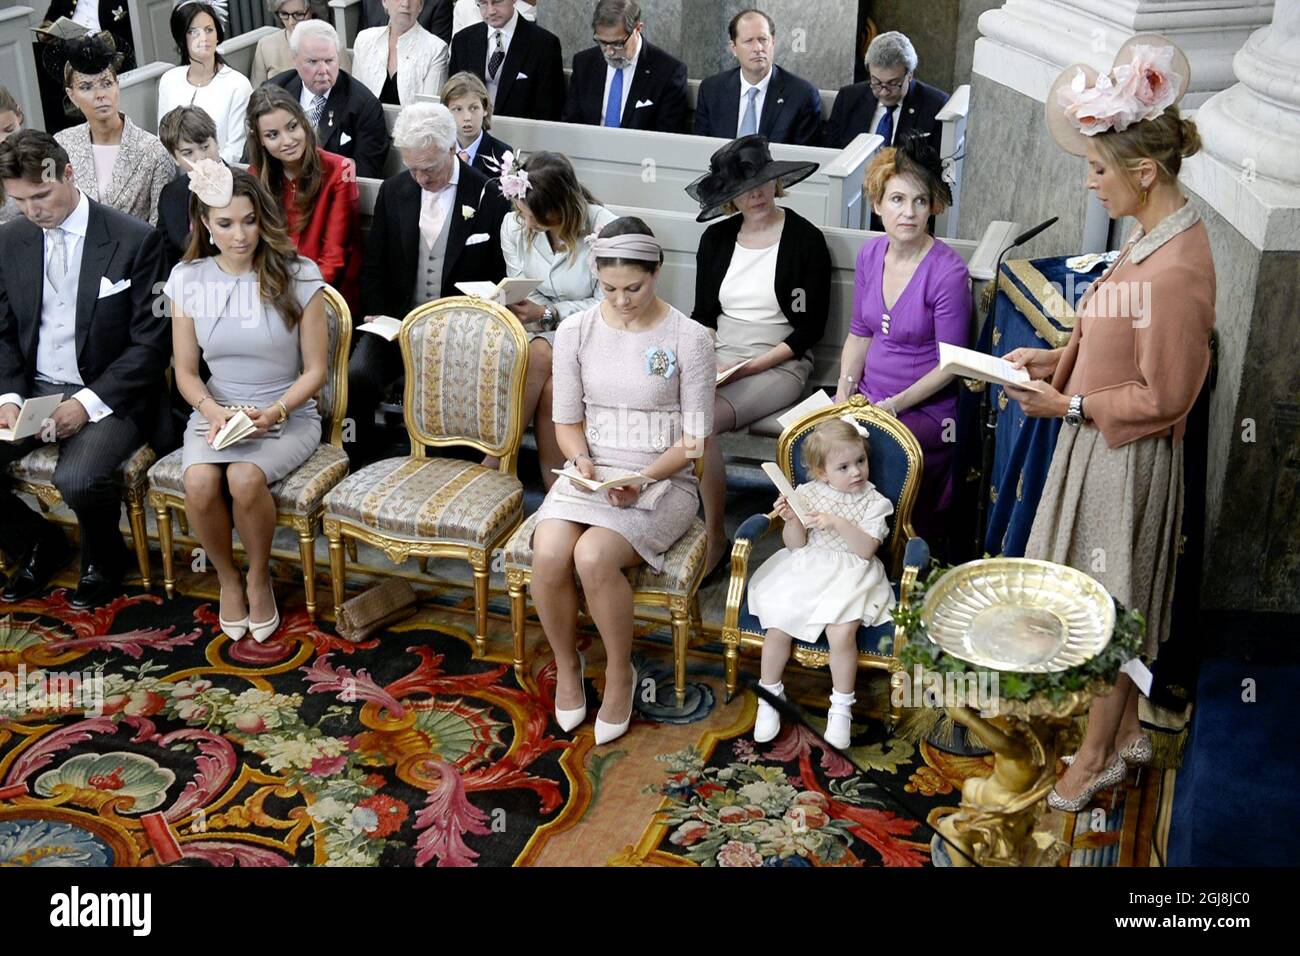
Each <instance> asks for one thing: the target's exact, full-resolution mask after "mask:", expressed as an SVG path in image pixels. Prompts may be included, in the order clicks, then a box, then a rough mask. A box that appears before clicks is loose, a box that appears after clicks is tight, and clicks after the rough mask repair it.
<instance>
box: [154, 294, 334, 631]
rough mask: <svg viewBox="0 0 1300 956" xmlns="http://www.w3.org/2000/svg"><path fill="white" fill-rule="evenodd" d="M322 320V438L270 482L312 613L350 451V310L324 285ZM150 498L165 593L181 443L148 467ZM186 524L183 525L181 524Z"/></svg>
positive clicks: (170, 585) (171, 572)
mask: <svg viewBox="0 0 1300 956" xmlns="http://www.w3.org/2000/svg"><path fill="white" fill-rule="evenodd" d="M325 321H326V324H327V326H328V330H329V342H328V348H329V352H328V354H329V374H328V375H327V376H326V378H325V386H324V387H323V388H322V389H321V390H320V392H319V394H317V396H316V409H317V411H318V412H319V413H320V419H321V428H322V432H323V435H322V437H323V438H324V439H325V440H324V441H322V442H321V444H320V446H319V447H317V449H316V450H315V451H314V452H312V454H311V457H310V458H308V459H307V460H306V461H305V462H303V463H302V464H301V465H299V466H298V467H297V468H296V469H294V471H292V472H290V473H289V474H288V475H286V476H285V477H284V478H281V479H280V480H279V481H277V482H276V483H275V484H273V485H272V486H271V498H272V500H274V502H275V523H276V524H277V525H279V526H280V527H285V528H292V529H293V530H294V531H296V532H297V534H298V554H299V557H300V558H301V560H302V583H303V591H304V593H305V595H306V599H307V614H308V615H309V616H312V617H315V615H316V536H317V535H318V534H320V522H321V514H322V512H323V511H324V507H323V504H322V502H323V500H324V498H325V493H326V492H327V491H329V490H330V489H331V488H333V487H334V486H335V485H336V484H338V483H339V482H340V481H342V480H343V476H344V475H346V474H347V473H348V456H347V453H346V452H345V451H343V422H344V418H345V416H346V414H347V407H348V352H349V351H350V347H351V344H352V313H351V311H350V310H349V309H348V304H347V303H346V302H345V301H344V300H343V296H341V295H339V294H338V292H337V291H336V290H335V289H333V288H332V287H330V286H326V287H325ZM149 504H150V505H151V506H152V507H153V509H154V513H155V514H156V515H157V517H158V543H159V546H160V548H161V550H162V559H163V585H164V587H166V589H167V596H168V597H171V596H172V594H173V593H174V591H175V589H176V570H175V560H176V558H175V555H174V554H173V545H172V513H173V512H175V513H176V515H177V516H178V517H179V518H180V519H181V521H182V522H184V520H185V473H184V471H183V469H182V468H181V449H179V448H178V449H177V450H176V451H174V452H172V453H171V454H170V455H167V456H166V457H164V458H163V459H162V460H161V461H159V462H158V463H157V464H156V465H154V466H153V467H152V468H150V469H149ZM182 527H184V525H182Z"/></svg>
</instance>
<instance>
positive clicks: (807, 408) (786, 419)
mask: <svg viewBox="0 0 1300 956" xmlns="http://www.w3.org/2000/svg"><path fill="white" fill-rule="evenodd" d="M834 404H835V403H834V402H833V401H831V397H830V396H829V395H827V394H826V392H825V391H824V390H823V389H820V388H819V389H817V391H815V392H813V393H812V394H811V395H809V396H808V397H807V398H805V399H804V400H803V401H802V402H800V403H799V404H798V405H796V406H795V407H794V408H792V409H790V410H789V411H788V412H786V413H785V414H784V415H782V416H781V417H780V418H778V419H777V423H778V424H779V425H780V426H781V427H782V428H789V427H790V426H791V425H793V424H794V423H795V422H797V421H798V420H799V419H801V418H803V417H804V416H805V415H811V414H812V413H813V412H815V411H818V410H820V409H823V408H825V407H826V406H827V405H834Z"/></svg>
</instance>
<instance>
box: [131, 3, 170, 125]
mask: <svg viewBox="0 0 1300 956" xmlns="http://www.w3.org/2000/svg"><path fill="white" fill-rule="evenodd" d="M126 2H127V6H128V8H129V9H130V11H131V36H132V37H133V38H134V40H135V62H136V66H144V65H145V64H149V63H153V62H155V61H160V60H161V61H163V62H165V63H169V64H171V65H172V66H176V65H177V64H178V63H180V61H181V57H180V53H178V52H177V50H176V41H175V40H173V39H172V32H171V16H172V7H173V6H174V5H175V4H174V2H173V0H126ZM132 119H134V117H132Z"/></svg>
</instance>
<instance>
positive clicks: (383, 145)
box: [267, 20, 388, 179]
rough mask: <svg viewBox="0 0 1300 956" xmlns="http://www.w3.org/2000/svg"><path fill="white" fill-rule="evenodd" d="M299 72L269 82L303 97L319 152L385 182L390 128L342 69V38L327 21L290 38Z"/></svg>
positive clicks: (311, 23)
mask: <svg viewBox="0 0 1300 956" xmlns="http://www.w3.org/2000/svg"><path fill="white" fill-rule="evenodd" d="M289 49H290V51H292V53H293V62H294V67H295V69H293V70H285V71H284V72H283V73H281V74H280V75H279V76H273V77H271V79H269V80H267V82H268V83H275V84H276V85H277V86H282V87H284V88H285V89H286V90H288V91H289V93H290V95H292V96H296V97H298V102H299V103H301V104H302V108H303V110H304V111H305V112H306V114H307V117H308V118H309V119H311V120H312V121H313V122H314V123H315V125H316V139H317V140H318V141H319V142H320V148H321V149H323V150H326V151H328V152H331V153H338V154H339V155H340V156H346V157H348V158H349V159H351V160H352V161H353V162H354V163H356V164H357V175H358V176H362V177H365V178H367V179H381V178H383V175H384V162H385V160H387V158H388V127H387V126H385V125H384V108H383V107H382V106H381V105H380V104H379V100H378V99H376V98H375V94H373V93H371V92H370V90H368V89H366V86H365V84H364V83H358V82H357V81H356V80H354V79H353V78H352V77H351V75H349V74H348V72H347V71H346V70H341V69H339V35H338V33H337V32H336V31H335V29H334V27H333V26H332V25H330V24H328V23H326V22H325V21H324V20H305V21H303V22H302V23H300V24H298V25H297V26H296V27H294V30H293V33H292V34H291V35H290V36H289Z"/></svg>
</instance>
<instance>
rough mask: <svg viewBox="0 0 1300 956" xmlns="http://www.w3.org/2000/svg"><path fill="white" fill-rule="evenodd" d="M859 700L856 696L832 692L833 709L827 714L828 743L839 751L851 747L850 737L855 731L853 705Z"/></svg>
mask: <svg viewBox="0 0 1300 956" xmlns="http://www.w3.org/2000/svg"><path fill="white" fill-rule="evenodd" d="M857 699H858V698H857V696H856V695H855V694H841V693H840V692H839V691H837V690H832V691H831V709H830V710H829V711H827V713H826V742H827V743H828V744H830V745H831V746H832V747H834V748H835V749H837V750H847V749H848V747H849V735H850V731H851V730H852V729H853V705H854V704H855V703H856V702H857Z"/></svg>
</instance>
